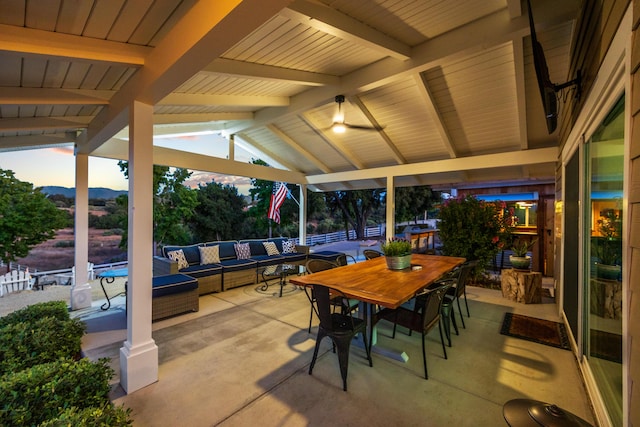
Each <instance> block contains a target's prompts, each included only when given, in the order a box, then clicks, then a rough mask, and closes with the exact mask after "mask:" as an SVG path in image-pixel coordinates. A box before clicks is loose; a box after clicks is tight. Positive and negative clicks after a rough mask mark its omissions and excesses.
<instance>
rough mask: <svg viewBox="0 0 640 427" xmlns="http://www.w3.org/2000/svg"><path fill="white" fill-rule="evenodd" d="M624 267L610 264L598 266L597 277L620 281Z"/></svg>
mask: <svg viewBox="0 0 640 427" xmlns="http://www.w3.org/2000/svg"><path fill="white" fill-rule="evenodd" d="M621 271H622V266H619V265H609V264H599V263H598V264H596V276H597V277H598V278H599V279H602V280H618V279H619V278H620V272H621Z"/></svg>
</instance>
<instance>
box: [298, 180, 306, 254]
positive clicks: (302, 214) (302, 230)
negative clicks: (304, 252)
mask: <svg viewBox="0 0 640 427" xmlns="http://www.w3.org/2000/svg"><path fill="white" fill-rule="evenodd" d="M298 200H299V201H300V206H298V208H299V210H300V211H299V213H298V218H300V223H299V224H298V236H299V241H300V244H301V245H304V244H305V243H306V242H307V185H306V184H300V198H299V199H298Z"/></svg>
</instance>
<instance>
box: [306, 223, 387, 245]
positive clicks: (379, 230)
mask: <svg viewBox="0 0 640 427" xmlns="http://www.w3.org/2000/svg"><path fill="white" fill-rule="evenodd" d="M384 234H385V226H384V225H376V226H373V227H367V228H365V230H364V237H365V238H369V237H381V236H384ZM355 238H356V231H355V230H349V238H348V239H347V233H346V232H345V231H336V232H335V233H327V234H311V235H307V240H306V242H305V245H307V246H314V245H325V244H327V243H335V242H343V241H345V240H354V239H355ZM295 240H296V242H297V243H300V242H299V240H298V238H295Z"/></svg>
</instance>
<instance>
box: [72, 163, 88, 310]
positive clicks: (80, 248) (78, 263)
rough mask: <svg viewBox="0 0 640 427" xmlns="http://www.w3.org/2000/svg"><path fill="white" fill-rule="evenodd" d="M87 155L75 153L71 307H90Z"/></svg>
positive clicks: (73, 308)
mask: <svg viewBox="0 0 640 427" xmlns="http://www.w3.org/2000/svg"><path fill="white" fill-rule="evenodd" d="M88 172H89V156H88V155H86V154H80V153H76V184H75V185H76V199H75V205H76V206H75V219H74V224H75V225H74V227H75V228H74V248H75V249H74V264H75V274H74V277H73V278H72V286H71V309H72V310H80V309H82V308H87V307H91V285H90V284H89V282H88V274H87V262H88V259H89V173H88Z"/></svg>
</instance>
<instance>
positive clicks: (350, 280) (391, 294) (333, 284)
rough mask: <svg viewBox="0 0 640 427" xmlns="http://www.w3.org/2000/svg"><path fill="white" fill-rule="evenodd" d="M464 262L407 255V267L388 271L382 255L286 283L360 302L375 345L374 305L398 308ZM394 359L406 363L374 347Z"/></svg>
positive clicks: (406, 357) (462, 260)
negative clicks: (329, 291)
mask: <svg viewBox="0 0 640 427" xmlns="http://www.w3.org/2000/svg"><path fill="white" fill-rule="evenodd" d="M464 262H465V258H459V257H449V256H441V255H421V254H413V255H412V256H411V267H409V268H406V269H404V270H390V269H389V268H388V267H387V263H386V260H385V258H384V257H377V258H373V259H370V260H367V261H364V262H358V263H355V264H349V265H346V266H342V267H338V268H333V269H330V270H324V271H319V272H317V273H313V274H307V275H304V276H297V277H292V278H290V279H289V282H290V283H293V284H295V285H298V286H313V285H323V286H327V287H329V288H333V289H336V290H338V291H340V292H342V293H343V294H344V295H345V296H347V297H349V298H353V299H357V300H359V301H362V302H363V303H364V304H365V310H364V312H365V313H366V314H367V316H366V317H367V323H368V325H367V327H368V328H369V330H370V331H371V341H370V342H371V344H375V333H374V329H373V326H374V325H372V323H371V319H372V318H373V316H372V314H373V310H374V307H375V306H382V307H387V308H392V309H393V308H398V307H400V306H401V305H402V304H403V303H405V302H407V301H409V300H410V299H411V298H413V296H414V295H415V294H416V293H417V292H419V291H421V290H422V289H424V288H426V287H427V286H429V285H430V284H432V283H434V282H435V281H436V280H438V279H439V278H440V277H442V276H443V275H444V274H446V273H448V272H450V271H451V270H453V269H454V268H456V267H457V266H459V265H461V264H462V263H464ZM374 349H375V348H374ZM376 352H377V353H382V354H384V355H386V356H389V357H393V358H394V359H398V360H402V361H404V362H406V361H407V360H408V356H406V354H404V353H403V354H400V355H397V356H396V355H393V354H388V352H386V351H381V350H380V349H378V350H377V351H376Z"/></svg>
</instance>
